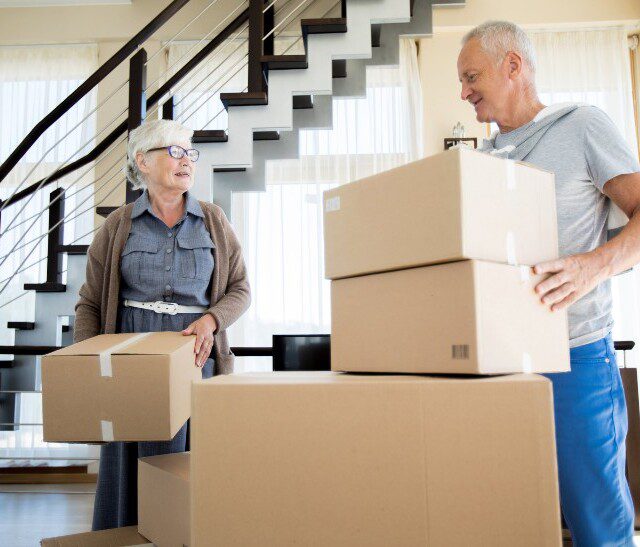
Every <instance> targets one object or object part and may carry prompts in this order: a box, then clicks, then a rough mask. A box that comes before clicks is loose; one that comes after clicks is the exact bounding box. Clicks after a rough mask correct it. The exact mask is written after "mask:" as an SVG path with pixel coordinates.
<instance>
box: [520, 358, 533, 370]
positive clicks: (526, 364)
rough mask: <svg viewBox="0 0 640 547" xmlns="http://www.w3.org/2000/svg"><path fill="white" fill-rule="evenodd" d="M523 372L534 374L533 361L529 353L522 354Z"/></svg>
mask: <svg viewBox="0 0 640 547" xmlns="http://www.w3.org/2000/svg"><path fill="white" fill-rule="evenodd" d="M522 372H524V373H525V374H531V373H532V372H533V360H532V359H531V355H529V354H528V353H523V354H522Z"/></svg>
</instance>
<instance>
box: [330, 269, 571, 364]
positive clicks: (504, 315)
mask: <svg viewBox="0 0 640 547" xmlns="http://www.w3.org/2000/svg"><path fill="white" fill-rule="evenodd" d="M530 271H531V268H528V267H525V266H520V267H516V266H509V265H507V264H497V263H494V262H483V261H477V260H465V261H461V262H453V263H450V264H440V265H437V266H427V267H423V268H411V269H408V270H399V271H396V272H385V273H381V274H374V275H366V276H362V277H352V278H348V279H339V280H337V281H332V282H331V368H332V370H338V371H350V372H410V373H444V374H504V373H511V372H562V371H568V370H570V365H569V333H568V327H567V315H566V312H565V311H556V312H551V311H550V310H549V307H548V306H545V305H544V304H542V303H541V301H540V297H539V296H537V295H536V294H535V292H534V287H535V285H536V284H537V283H538V282H540V281H541V280H542V279H543V278H542V277H541V276H532V275H531V274H530Z"/></svg>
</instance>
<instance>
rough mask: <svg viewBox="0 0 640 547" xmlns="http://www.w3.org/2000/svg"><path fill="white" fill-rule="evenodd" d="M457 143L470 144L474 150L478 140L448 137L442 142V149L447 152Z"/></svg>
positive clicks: (474, 138)
mask: <svg viewBox="0 0 640 547" xmlns="http://www.w3.org/2000/svg"><path fill="white" fill-rule="evenodd" d="M459 142H472V143H473V147H474V148H478V139H477V138H476V137H461V138H458V137H450V138H447V139H445V140H444V149H445V150H449V148H451V147H452V146H455V145H456V144H458V143H459Z"/></svg>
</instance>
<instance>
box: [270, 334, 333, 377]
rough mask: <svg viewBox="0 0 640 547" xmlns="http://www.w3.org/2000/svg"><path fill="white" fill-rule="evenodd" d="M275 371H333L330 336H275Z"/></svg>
mask: <svg viewBox="0 0 640 547" xmlns="http://www.w3.org/2000/svg"><path fill="white" fill-rule="evenodd" d="M273 370H274V371H294V370H331V338H330V335H328V334H274V335H273Z"/></svg>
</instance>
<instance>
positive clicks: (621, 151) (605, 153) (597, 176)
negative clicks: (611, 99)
mask: <svg viewBox="0 0 640 547" xmlns="http://www.w3.org/2000/svg"><path fill="white" fill-rule="evenodd" d="M584 151H585V156H586V160H587V167H588V169H589V173H590V175H591V180H592V181H593V183H594V184H595V185H596V186H597V187H598V189H599V190H600V191H602V189H603V188H604V185H605V183H607V182H608V181H610V180H611V179H612V178H614V177H617V176H618V175H627V174H629V173H637V172H640V164H639V163H638V159H637V157H636V154H635V152H633V151H632V150H631V149H630V147H629V145H628V144H627V142H626V141H625V140H624V138H623V137H622V135H621V134H620V131H618V128H617V127H616V126H615V125H614V123H613V122H612V121H611V118H609V116H607V115H606V114H605V113H604V112H603V111H602V110H600V109H599V108H596V107H588V109H587V120H586V124H585V132H584Z"/></svg>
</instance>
